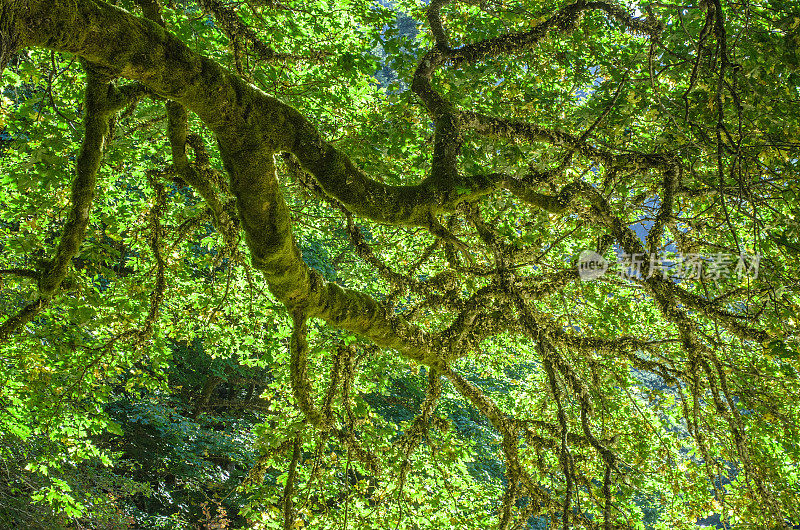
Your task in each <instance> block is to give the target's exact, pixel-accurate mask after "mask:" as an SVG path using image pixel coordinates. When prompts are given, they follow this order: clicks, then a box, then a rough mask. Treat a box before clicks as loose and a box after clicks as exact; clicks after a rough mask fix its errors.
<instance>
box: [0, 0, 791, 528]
mask: <svg viewBox="0 0 800 530" xmlns="http://www.w3.org/2000/svg"><path fill="white" fill-rule="evenodd" d="M116 4H117V5H111V4H109V3H105V2H102V1H100V0H70V1H65V2H51V1H49V0H24V1H23V0H2V3H0V17H2V18H0V65H2V66H3V67H4V70H5V74H4V75H5V76H6V77H5V79H6V80H7V81H6V82H7V83H8V86H7V88H6V89H5V90H4V94H3V96H4V113H5V115H4V117H3V120H4V122H3V123H2V125H3V126H5V127H6V132H7V138H6V139H5V140H4V143H5V144H6V145H5V146H4V147H3V149H4V157H3V161H2V165H3V168H4V170H5V172H6V176H5V177H4V179H3V190H2V195H0V202H2V204H3V214H2V222H3V225H2V231H3V237H4V238H5V239H4V241H5V242H4V243H3V245H4V246H3V250H4V252H3V256H2V260H3V264H4V265H3V267H4V268H3V270H2V271H0V272H2V275H3V276H2V277H3V279H4V280H7V285H4V286H3V291H2V296H3V306H4V309H5V310H6V311H7V313H8V316H7V318H6V319H5V320H4V321H3V322H2V324H0V341H2V343H3V346H2V348H3V349H2V351H3V358H4V368H3V377H4V382H5V385H4V390H3V394H2V399H3V402H4V406H5V409H4V412H3V415H2V416H0V421H2V422H3V425H4V427H5V429H4V430H5V431H6V432H9V433H10V435H13V436H17V437H18V438H22V439H26V438H29V437H32V436H38V437H40V438H42V439H44V440H47V443H48V444H50V445H48V447H51V446H52V448H51V449H48V451H49V452H47V451H45V453H46V454H47V455H49V456H48V458H49V460H47V462H48V463H45V464H41V465H42V466H44V467H45V468H48V466H50V468H52V467H54V466H55V467H58V466H62V467H63V466H65V465H68V464H69V463H70V462H74V461H77V460H79V459H80V458H91V457H95V456H97V455H100V454H104V453H102V451H101V450H100V449H99V448H98V446H97V444H96V443H94V442H92V440H93V438H92V436H95V435H97V433H99V432H101V431H103V430H104V429H111V430H112V432H114V431H117V430H119V426H115V425H114V424H111V423H109V419H108V416H107V412H105V411H103V409H102V407H99V406H98V405H97V404H98V403H100V404H102V403H103V402H104V400H105V399H107V397H108V395H110V393H112V392H114V391H116V390H115V388H117V386H119V385H126V384H128V383H126V382H125V381H128V382H129V383H130V388H133V387H135V386H136V385H139V386H140V387H141V388H144V389H145V390H146V391H148V392H152V393H153V395H155V396H157V395H158V388H163V387H160V386H159V385H161V384H162V383H163V381H161V379H163V377H164V375H163V374H164V373H165V368H164V367H165V366H166V365H167V364H168V363H169V362H170V355H171V350H170V344H184V345H186V344H192V343H193V342H194V341H197V340H200V341H201V342H203V343H204V344H206V345H207V346H206V348H207V350H214V352H215V354H216V355H221V356H228V357H232V358H238V359H240V361H241V362H244V363H247V362H250V363H253V364H259V363H260V365H261V366H262V367H268V368H270V369H271V374H272V375H271V376H270V377H271V378H272V379H271V380H270V381H268V387H269V388H268V389H267V390H266V391H265V393H264V394H262V396H263V397H264V399H266V400H267V402H268V403H269V405H270V409H269V410H270V411H271V412H272V413H274V414H277V415H276V416H268V418H269V420H268V421H267V422H266V423H264V424H263V425H262V426H261V427H259V428H258V429H257V433H258V435H259V439H260V451H261V457H260V460H259V462H258V463H257V464H256V466H255V467H254V468H253V470H252V472H251V475H250V479H249V481H248V488H249V489H248V491H249V492H250V494H251V505H250V508H249V511H248V512H247V514H246V515H247V516H248V517H249V518H250V521H251V524H253V525H262V526H263V527H279V526H281V525H282V527H283V528H292V527H298V526H301V525H303V524H306V525H311V526H315V527H320V528H326V527H336V528H339V527H342V526H343V525H344V526H345V527H346V526H347V524H348V521H350V522H352V524H353V525H355V526H356V527H358V528H372V527H374V528H387V527H390V526H391V527H399V526H401V525H403V526H404V527H407V528H442V527H447V526H453V527H483V526H488V525H490V523H489V522H488V519H487V517H488V516H489V515H491V516H492V517H494V518H495V520H494V522H493V523H491V524H497V525H499V527H500V528H503V529H505V528H513V527H516V528H521V527H526V526H528V525H531V526H532V525H536V524H545V523H547V524H551V525H552V526H553V527H556V526H560V527H562V528H565V529H566V528H578V527H586V528H605V529H610V528H623V527H624V528H627V527H636V525H639V524H641V521H642V520H643V519H644V518H646V517H645V514H644V512H643V506H645V505H646V504H647V503H650V504H651V505H653V506H655V507H656V508H655V509H656V511H657V512H658V514H657V515H658V518H659V521H660V522H658V523H654V522H653V521H650V520H649V519H648V521H647V522H648V524H657V525H661V526H660V527H661V528H665V527H666V528H684V527H685V528H690V527H693V526H694V524H695V521H696V520H697V519H698V518H702V517H706V516H709V515H711V514H717V515H719V517H720V518H721V521H722V524H725V525H727V526H726V527H730V525H738V524H755V525H757V526H760V527H789V526H791V525H792V524H798V522H799V521H798V520H797V519H796V516H795V515H794V514H797V513H800V506H799V505H798V504H799V503H798V498H800V495H798V492H799V491H800V482H798V478H797V477H798V473H797V469H798V468H797V466H798V457H800V449H799V447H800V446H799V445H798V443H799V440H800V433H798V421H799V420H800V419H799V418H798V413H799V411H800V409H799V408H798V407H797V406H796V403H797V400H798V397H800V396H798V391H797V384H796V381H797V378H798V369H800V364H799V362H798V358H797V354H798V351H799V350H798V348H799V346H798V344H797V334H796V332H797V323H796V320H795V319H796V314H797V310H798V298H797V296H798V292H797V291H798V285H800V283H798V273H797V265H798V259H797V258H798V249H800V231H799V230H798V228H799V227H800V225H798V215H800V213H798V209H797V206H796V205H797V199H798V196H799V194H800V188H798V184H797V180H796V175H797V171H798V160H800V158H799V157H798V144H797V142H796V138H797V137H798V134H799V133H800V110H798V109H800V105H798V104H797V103H798V97H799V96H800V83H798V80H799V77H798V76H799V75H800V74H798V72H797V67H798V64H799V63H800V58H798V55H797V49H798V44H800V12H799V11H798V6H797V5H795V4H792V3H791V2H782V1H778V0H757V1H748V2H742V3H736V4H731V5H729V6H728V5H726V6H723V5H722V3H721V2H719V0H703V1H702V2H700V3H698V4H690V5H677V4H670V3H661V2H655V3H649V4H647V3H642V4H626V5H622V4H617V3H613V2H606V1H605V0H598V1H585V0H579V1H577V2H575V3H564V2H550V1H539V2H532V1H526V0H520V1H513V2H448V1H447V0H433V1H432V2H430V3H429V4H425V3H420V2H412V1H407V2H406V1H403V2H399V3H397V4H394V5H392V6H389V7H385V6H380V5H378V4H375V3H372V2H358V1H355V0H352V1H345V0H338V1H337V2H326V1H323V0H320V1H317V2H297V3H295V2H274V1H269V2H262V1H249V2H238V1H237V2H232V3H223V2H219V1H217V0H200V1H199V2H198V3H197V4H195V3H194V2H188V1H187V2H170V3H168V4H167V5H166V6H163V7H162V6H161V5H159V3H158V2H157V1H154V0H138V1H137V2H132V1H119V2H116ZM126 9H127V10H126ZM413 21H417V22H416V23H413ZM398 29H399V30H400V31H398ZM78 65H80V69H82V70H83V71H84V72H85V76H84V82H83V85H85V90H84V95H83V102H82V104H81V103H78V101H79V95H78V89H77V88H76V86H77V85H78V84H79V83H78V80H79V76H78V71H79V68H78ZM379 70H380V71H381V72H382V75H380V76H378V77H379V78H380V79H381V82H380V83H379V82H377V81H376V80H375V79H374V77H373V76H375V75H376V72H378V71H379ZM80 115H82V116H83V121H82V125H79V124H78V123H77V117H78V116H80ZM164 122H165V124H166V125H165V126H164ZM212 139H213V141H212ZM78 144H80V148H79V152H78V154H77V155H74V154H73V153H75V151H76V150H78V149H77V146H78ZM70 175H73V176H72V177H71V192H70V194H69V197H67V194H66V193H65V191H64V190H65V189H66V187H65V183H66V182H67V180H68V179H70ZM62 219H63V220H62ZM240 236H243V240H242V239H241V237H240ZM245 255H249V260H248V259H245V257H244V256H245ZM617 255H619V256H622V263H616V262H617V258H616V257H615V256H617ZM609 264H610V265H609ZM590 266H597V267H600V269H591V268H590ZM605 267H609V268H610V270H609V271H608V272H606V273H605V274H604V275H600V276H599V277H596V276H598V274H596V272H598V271H604V270H605ZM254 271H258V272H259V273H260V275H261V276H256V275H255V274H253V272H254ZM588 280H594V281H588ZM420 373H421V374H422V375H424V376H425V377H427V389H426V391H425V396H424V398H421V399H420V400H419V401H420V402H419V413H418V415H417V416H416V417H415V418H414V419H413V420H408V421H403V420H402V419H398V418H393V417H392V416H391V415H390V414H383V415H379V414H375V411H376V410H380V407H379V406H378V405H377V403H378V402H381V403H383V404H384V405H385V404H386V403H387V401H386V398H385V397H384V398H381V397H380V396H381V395H382V394H385V393H386V392H387V388H389V387H390V386H391V385H392V384H394V383H393V382H396V381H398V380H400V379H402V376H403V375H405V376H406V377H408V376H409V374H417V375H419V374H420ZM122 374H126V375H125V377H123V375H122ZM126 378H128V379H126ZM131 381H133V382H131ZM160 381H161V382H160ZM126 388H128V387H126ZM212 389H213V386H212ZM42 390H46V392H44V393H43V392H42ZM117 390H119V389H117ZM145 390H143V391H145ZM87 396H88V397H89V398H90V399H88V401H86V399H87ZM201 397H202V396H200V397H199V398H198V399H199V401H198V403H199V406H200V408H198V411H201V409H202V399H200V398H201ZM376 399H377V400H378V401H375V400H376ZM370 400H372V401H370ZM381 400H383V401H381ZM87 403H89V405H87ZM90 405H91V406H90ZM458 410H462V411H465V410H472V411H475V413H476V414H477V415H479V416H480V417H481V418H483V420H482V421H485V423H486V426H487V428H489V429H490V432H491V435H490V436H489V437H484V438H481V439H478V440H477V441H478V443H477V445H475V446H470V434H469V433H468V432H466V431H465V430H464V429H462V428H461V426H460V425H459V424H456V428H455V429H452V428H449V427H450V426H451V423H455V422H454V421H453V418H455V417H456V416H455V414H456V413H457V411H458ZM198 413H199V412H198ZM37 416H39V417H38V418H37ZM58 426H60V429H61V430H60V431H59V430H58V429H57V428H56V427H58ZM473 441H475V440H473ZM492 447H494V448H495V449H494V450H496V451H497V454H499V455H500V457H501V460H502V469H503V473H504V477H503V480H502V483H500V482H497V481H494V482H492V481H491V480H485V479H481V478H479V476H478V475H479V474H478V473H476V472H475V468H474V463H475V462H476V461H477V459H476V457H475V456H474V455H473V453H472V452H471V451H478V452H480V451H486V450H487V448H488V450H490V451H491V450H492V449H491V448H492ZM65 448H71V449H70V451H69V453H63V454H64V455H67V454H68V456H63V457H58V456H57V455H59V454H62V453H59V451H66V449H65ZM423 448H425V449H426V450H427V452H425V453H423V452H422V451H423ZM43 454H44V453H43ZM54 455H56V456H54ZM59 458H61V464H58V463H57V461H58V459H59ZM37 465H39V464H37ZM470 466H472V467H470ZM495 489H500V490H501V491H499V498H492V497H489V498H487V495H488V494H491V493H493V492H494V490H495ZM342 490H343V491H344V493H342ZM61 494H62V495H61V497H58V498H59V499H61V501H63V502H65V503H66V504H65V506H67V507H70V506H71V509H72V510H74V513H75V514H79V513H81V509H82V507H81V506H77V504H78V503H73V504H70V503H69V502H68V499H67V500H66V501H65V500H64V499H65V496H64V495H66V493H65V492H64V490H63V489H62V490H61ZM55 498H56V497H55V496H54V497H53V499H55ZM48 500H52V499H50V498H48ZM73 500H74V499H73ZM61 501H59V502H61ZM63 509H66V508H63ZM793 517H795V519H792V518H793Z"/></svg>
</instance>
